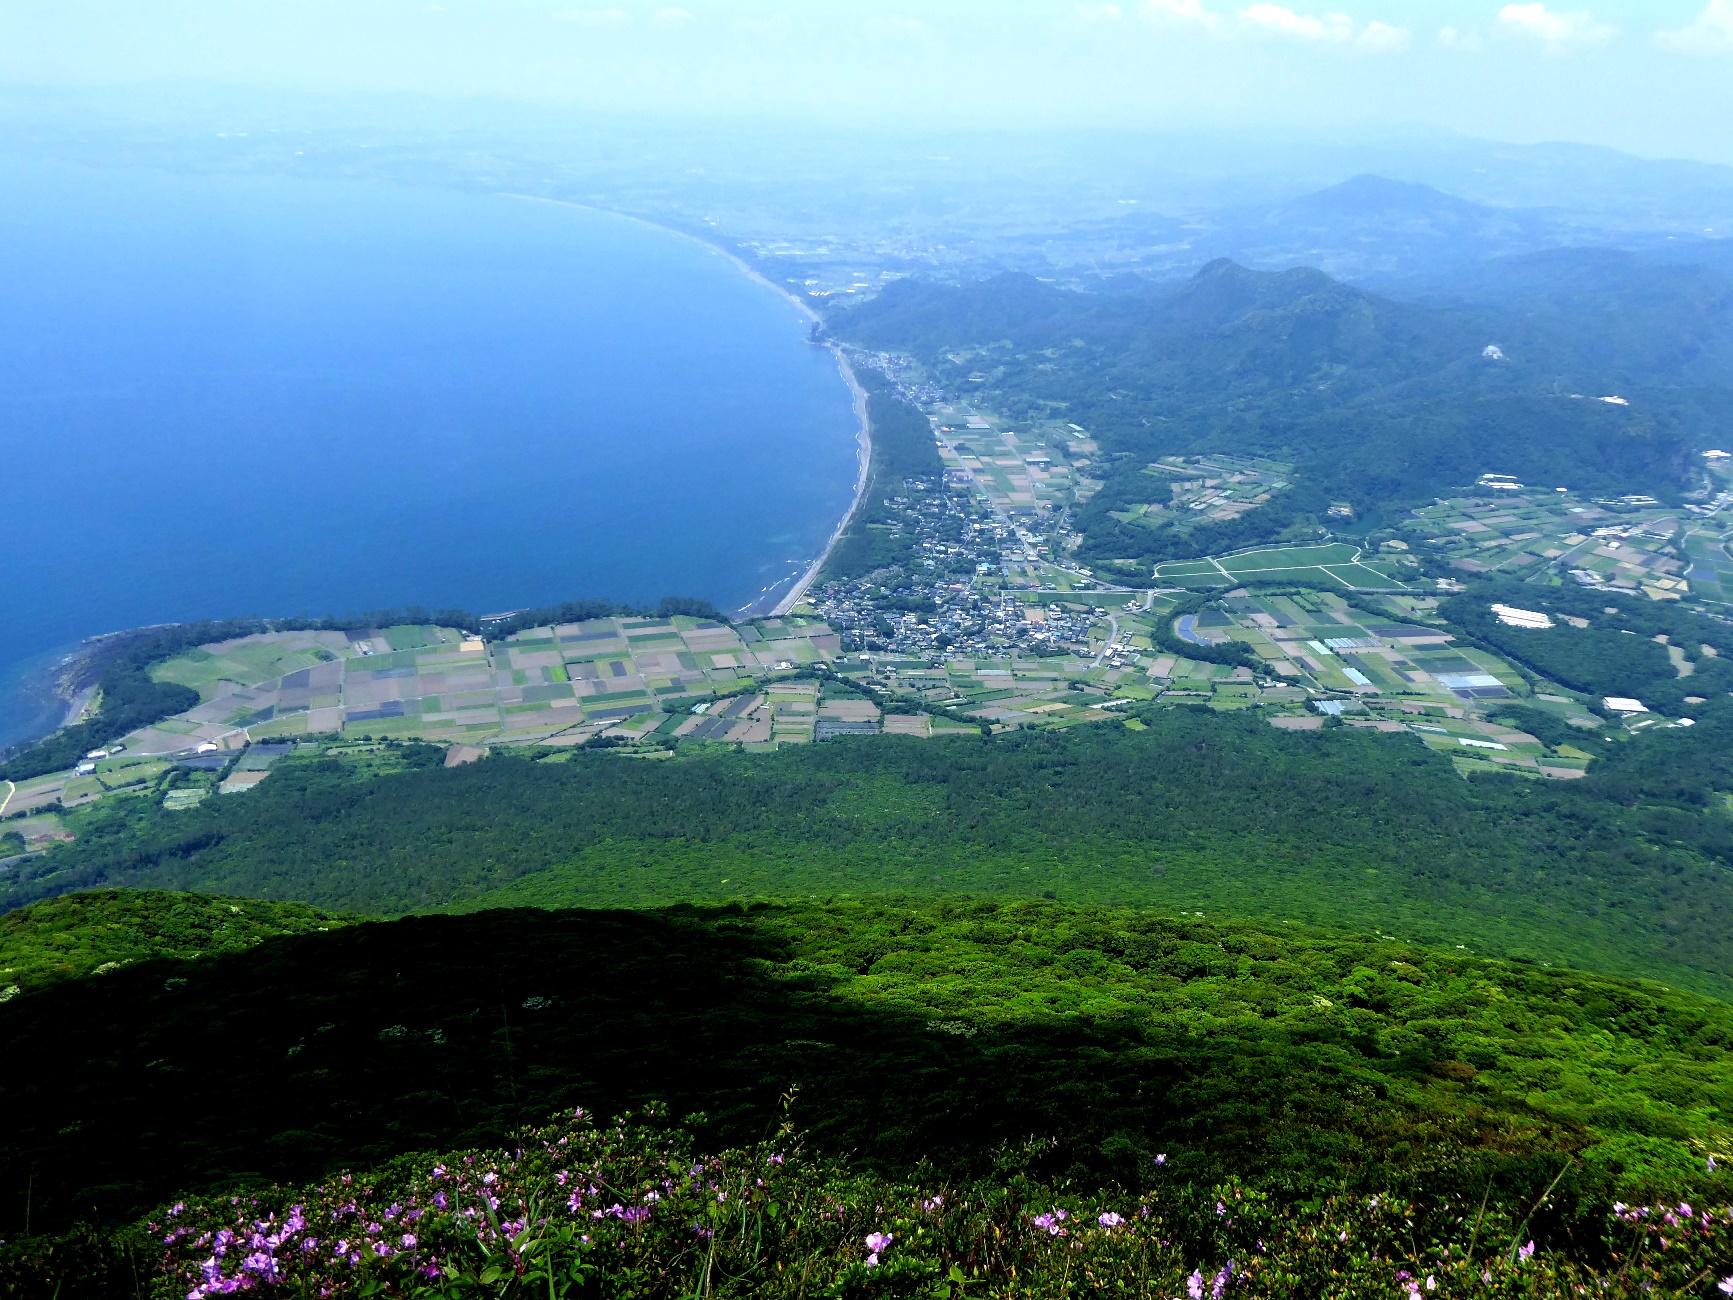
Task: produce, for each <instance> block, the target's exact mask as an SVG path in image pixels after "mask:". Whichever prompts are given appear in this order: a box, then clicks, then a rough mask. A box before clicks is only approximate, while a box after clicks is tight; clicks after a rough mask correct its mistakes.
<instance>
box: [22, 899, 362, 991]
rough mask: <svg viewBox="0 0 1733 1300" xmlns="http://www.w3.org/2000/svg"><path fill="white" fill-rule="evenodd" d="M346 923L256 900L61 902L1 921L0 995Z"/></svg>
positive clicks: (214, 953) (212, 953)
mask: <svg viewBox="0 0 1733 1300" xmlns="http://www.w3.org/2000/svg"><path fill="white" fill-rule="evenodd" d="M346 919H347V918H343V917H338V916H335V915H333V914H332V913H330V912H323V911H319V910H318V909H316V908H311V907H306V906H304V905H302V904H300V903H271V902H263V901H261V900H259V899H254V898H207V897H205V896H203V895H199V894H176V893H160V892H145V891H140V890H130V889H97V890H91V891H89V892H87V893H81V894H67V895H65V896H64V897H61V898H53V899H49V900H47V901H45V902H41V903H36V904H33V905H32V906H30V907H25V908H21V909H20V910H18V911H16V912H8V913H6V914H4V915H0V989H15V990H17V991H28V990H33V989H38V988H41V987H43V986H45V985H48V984H52V983H55V982H56V981H59V980H67V979H80V978H83V977H84V976H87V975H92V974H96V973H98V972H106V971H109V970H113V969H117V968H119V967H122V966H127V965H130V964H132V963H134V962H140V961H148V960H151V959H152V958H158V957H173V958H191V957H204V956H218V955H221V954H224V953H233V952H240V951H242V950H243V949H246V948H251V947H252V946H253V945H254V944H258V943H262V942H264V941H265V940H266V939H272V938H276V937H277V936H278V935H285V934H307V933H310V932H312V931H316V930H328V929H330V928H331V927H333V926H337V925H342V924H344V923H345V921H346ZM13 996H16V992H14V993H13Z"/></svg>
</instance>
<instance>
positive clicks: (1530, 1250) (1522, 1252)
mask: <svg viewBox="0 0 1733 1300" xmlns="http://www.w3.org/2000/svg"><path fill="white" fill-rule="evenodd" d="M1516 1254H1517V1258H1518V1259H1533V1258H1534V1242H1533V1241H1530V1242H1529V1243H1528V1245H1526V1246H1523V1247H1521V1248H1519V1249H1518V1250H1517V1252H1516Z"/></svg>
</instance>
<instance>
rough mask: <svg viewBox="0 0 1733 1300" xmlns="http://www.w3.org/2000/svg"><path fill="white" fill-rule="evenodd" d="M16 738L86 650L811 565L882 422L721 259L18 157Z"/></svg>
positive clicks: (356, 193)
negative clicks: (73, 657)
mask: <svg viewBox="0 0 1733 1300" xmlns="http://www.w3.org/2000/svg"><path fill="white" fill-rule="evenodd" d="M0 193H4V194H5V195H6V201H5V202H4V203H3V204H0V285H3V286H4V288H3V289H0V744H4V743H6V742H8V741H9V740H17V739H20V738H21V737H23V736H25V735H27V734H29V733H31V732H32V731H35V730H39V729H41V728H42V727H43V726H44V725H45V724H46V725H53V723H54V722H55V721H57V719H56V718H55V717H54V716H52V713H53V706H52V703H51V701H49V700H48V699H47V698H46V697H45V696H44V695H43V693H42V680H43V669H44V667H45V666H46V665H48V664H51V663H52V662H53V661H54V659H55V658H56V657H57V656H58V655H59V654H61V653H64V652H65V650H67V649H69V648H70V647H71V646H73V645H75V644H76V643H77V642H78V641H79V640H81V639H82V638H84V637H86V636H89V635H91V634H93V633H99V632H106V631H113V630H116V629H120V628H126V627H132V626H138V625H140V624H146V623H156V622H164V621H170V620H179V619H191V618H200V617H220V616H229V615H289V614H314V615H325V614H337V615H342V614H346V613H352V612H361V611H366V610H371V609H378V608H382V607H391V606H402V605H407V604H412V603H418V604H425V605H428V606H433V607H458V608H464V609H470V610H474V611H476V612H479V613H487V612H494V611H500V610H507V609H513V608H519V607H522V606H527V605H538V604H546V603H552V602H555V601H560V600H566V599H573V598H578V597H586V596H600V597H608V598H613V599H619V600H636V601H651V600H654V599H656V598H658V597H660V596H663V595H689V596H702V597H706V598H708V599H710V600H712V601H714V602H716V603H717V604H718V605H720V606H722V607H723V608H725V609H729V610H733V609H737V608H740V607H742V606H745V605H748V604H750V603H753V602H754V601H756V600H759V599H761V598H762V597H764V596H765V594H766V591H765V589H766V588H768V587H772V586H773V585H780V584H783V583H784V582H785V581H786V580H788V579H790V578H792V577H793V576H794V574H795V573H797V572H798V571H799V569H800V568H801V567H802V565H803V563H804V562H806V561H809V560H810V559H811V558H812V557H813V556H815V555H817V554H818V552H819V551H820V550H821V549H822V548H823V545H824V541H825V538H826V537H827V536H828V535H829V533H830V531H831V530H832V529H833V528H834V527H835V525H836V521H837V520H838V519H839V518H840V517H841V516H842V514H843V512H844V511H845V510H846V509H847V507H848V502H849V499H850V496H851V493H852V490H853V486H854V477H855V443H854V438H855V427H854V419H853V414H852V411H851V407H850V397H849V393H848V390H847V388H846V386H845V385H844V383H843V382H842V380H841V378H840V376H839V375H838V374H837V370H836V366H835V363H834V362H833V360H832V359H831V357H830V355H829V354H828V353H826V352H824V351H823V350H821V349H818V348H814V347H812V346H810V345H809V344H807V343H806V341H805V339H806V334H807V325H806V323H805V321H804V320H803V319H802V317H801V316H800V314H799V313H798V311H797V310H796V309H795V307H794V305H793V304H792V303H790V302H789V301H788V300H787V299H786V298H784V297H782V296H781V295H780V294H778V293H776V292H775V291H773V290H771V289H770V288H768V287H767V286H765V285H763V284H761V283H758V282H756V281H754V280H752V279H751V278H749V277H748V276H746V275H743V274H742V273H741V272H740V270H739V269H738V268H737V267H735V266H734V265H733V264H731V263H730V262H729V261H727V260H726V259H725V258H723V257H721V256H719V255H718V254H716V253H715V252H714V251H713V250H710V249H708V248H706V247H705V246H703V245H701V244H699V243H697V242H695V241H693V240H690V239H687V238H684V237H682V236H680V235H677V234H674V233H671V232H668V231H664V230H660V229H657V228H654V227H650V226H646V225H643V224H640V223H637V222H633V221H630V220H627V219H624V218H621V217H615V216H610V215H607V214H603V213H598V212H591V211H587V210H583V209H579V208H573V207H568V206H561V205H554V204H548V203H540V202H534V201H529V200H524V199H515V198H511V197H507V196H503V195H479V194H465V193H460V192H448V191H442V190H436V189H425V190H423V189H411V188H398V187H392V186H387V185H380V184H369V183H353V184H349V183H330V182H315V181H302V180H291V179H261V178H251V177H233V176H193V175H170V174H166V173H155V172H144V171H137V170H95V169H80V168H75V167H70V166H68V167H60V166H52V165H37V164H29V165H21V164H17V163H12V162H0Z"/></svg>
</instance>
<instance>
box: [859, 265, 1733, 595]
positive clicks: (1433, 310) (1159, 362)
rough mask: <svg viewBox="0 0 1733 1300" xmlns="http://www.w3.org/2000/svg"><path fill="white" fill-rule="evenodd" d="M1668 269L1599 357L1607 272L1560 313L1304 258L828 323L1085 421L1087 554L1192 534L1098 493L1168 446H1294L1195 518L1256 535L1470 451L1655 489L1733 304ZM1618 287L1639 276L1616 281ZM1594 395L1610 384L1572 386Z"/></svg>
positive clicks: (1158, 552)
mask: <svg viewBox="0 0 1733 1300" xmlns="http://www.w3.org/2000/svg"><path fill="white" fill-rule="evenodd" d="M1705 274H1707V273H1705ZM1669 283H1670V282H1669ZM1666 287H1667V286H1666V285H1663V286H1662V288H1661V289H1658V290H1653V291H1651V292H1650V293H1649V294H1648V296H1647V298H1645V299H1642V300H1641V301H1640V302H1639V304H1638V305H1639V306H1641V307H1642V308H1643V310H1642V313H1641V317H1642V319H1643V320H1645V321H1647V322H1648V323H1649V325H1650V326H1651V327H1652V330H1653V331H1658V332H1659V334H1660V338H1659V340H1657V339H1655V338H1650V339H1648V340H1647V342H1646V343H1645V345H1644V347H1642V348H1638V349H1634V350H1632V351H1630V352H1629V354H1628V355H1627V358H1626V364H1625V365H1624V366H1623V367H1622V368H1620V369H1617V370H1612V371H1609V369H1608V368H1607V367H1606V366H1605V365H1604V364H1603V361H1604V357H1605V356H1607V355H1613V354H1619V355H1625V354H1624V353H1622V352H1621V349H1620V345H1619V340H1620V339H1622V338H1623V337H1624V333H1625V332H1626V327H1625V326H1624V325H1623V324H1622V322H1623V321H1624V319H1625V318H1624V317H1623V316H1622V315H1621V310H1620V303H1621V302H1622V301H1623V299H1622V298H1621V297H1620V293H1619V291H1618V290H1619V288H1620V286H1619V285H1615V286H1613V288H1611V289H1609V290H1608V295H1609V297H1610V299H1611V301H1608V302H1606V303H1603V304H1602V310H1600V311H1597V312H1584V313H1573V314H1571V315H1570V317H1569V319H1568V322H1567V321H1565V320H1561V319H1559V318H1558V317H1552V316H1544V315H1537V314H1536V313H1534V312H1531V311H1529V310H1528V309H1527V307H1526V306H1525V305H1524V302H1523V301H1522V300H1517V301H1511V302H1477V303H1474V304H1472V305H1467V304H1452V305H1435V306H1423V305H1416V304H1410V303H1399V302H1396V301H1392V300H1390V299H1387V298H1382V297H1379V296H1377V295H1374V294H1370V293H1367V292H1364V291H1362V290H1359V289H1355V288H1352V287H1350V286H1348V285H1345V284H1342V283H1339V282H1337V281H1335V280H1332V279H1330V278H1329V277H1328V276H1326V275H1324V274H1323V273H1321V272H1318V271H1314V270H1305V269H1296V270H1290V271H1280V272H1258V271H1250V270H1247V269H1245V268H1243V267H1240V266H1237V265H1234V264H1233V263H1231V262H1226V261H1219V262H1215V263H1212V264H1210V265H1209V266H1207V267H1205V268H1204V269H1203V270H1201V271H1200V272H1198V273H1197V275H1196V276H1194V277H1193V278H1192V279H1190V280H1188V281H1185V282H1183V283H1181V284H1178V285H1149V286H1145V287H1143V288H1141V289H1136V290H1131V291H1126V292H1119V293H1099V294H1091V293H1083V292H1078V291H1073V290H1067V289H1062V288H1058V287H1056V286H1053V285H1048V284H1044V283H1041V282H1040V281H1037V280H1035V279H1034V278H1033V277H1030V276H1027V275H1020V274H1009V273H1008V274H1005V275H1001V276H998V277H996V278H994V279H991V280H987V281H983V282H979V283H974V284H965V285H942V284H935V283H928V282H922V281H917V280H907V281H899V282H896V283H893V284H891V285H889V286H887V287H886V289H885V290H884V292H883V293H881V294H880V295H879V296H878V297H877V298H875V299H873V300H871V301H869V302H867V303H865V304H862V305H860V306H858V307H855V308H853V309H850V310H845V311H840V312H838V313H837V314H835V315H834V316H832V318H831V319H830V321H829V322H828V327H829V329H830V330H831V331H832V332H833V333H834V334H835V335H836V336H837V337H840V338H843V339H847V340H850V341H852V342H856V343H859V344H862V345H864V346H867V347H873V348H884V349H890V350H894V351H900V352H906V353H909V354H912V355H914V356H915V357H916V358H918V359H919V360H920V361H921V362H923V364H925V365H926V366H927V367H928V368H929V369H930V370H931V371H932V372H933V373H934V374H936V375H937V376H938V377H939V379H940V382H941V383H944V384H946V385H947V386H949V387H951V388H953V389H955V390H957V391H963V390H964V389H968V390H969V391H973V392H978V393H980V394H981V398H980V400H981V402H982V403H983V404H984V405H986V406H987V407H989V408H990V409H993V410H997V411H999V412H1002V413H1003V414H1005V415H1006V416H1008V417H1009V418H1012V419H1016V420H1029V419H1037V418H1053V417H1058V416H1062V417H1063V418H1064V419H1066V420H1068V421H1073V422H1075V423H1077V424H1080V425H1082V426H1083V427H1084V428H1086V429H1088V430H1089V432H1090V433H1091V434H1092V435H1094V436H1095V437H1096V438H1097V439H1098V440H1099V441H1100V443H1101V446H1102V448H1103V451H1104V458H1105V466H1104V472H1105V478H1106V483H1105V486H1104V488H1103V490H1102V492H1101V493H1099V494H1098V496H1097V498H1096V499H1095V500H1093V501H1092V502H1090V503H1089V504H1088V505H1087V506H1085V507H1084V508H1083V509H1082V510H1081V511H1080V512H1079V515H1078V521H1079V523H1080V525H1081V526H1082V528H1083V530H1084V533H1085V541H1086V544H1085V552H1084V553H1085V557H1086V558H1088V559H1091V560H1095V561H1105V560H1112V559H1140V560H1150V559H1163V558H1173V557H1176V556H1180V555H1186V554H1191V553H1195V552H1196V551H1197V549H1198V545H1199V543H1198V542H1196V541H1195V540H1192V539H1190V538H1189V536H1188V530H1184V529H1176V528H1173V527H1163V526H1160V525H1158V526H1156V527H1128V526H1126V525H1124V524H1123V523H1122V521H1120V520H1118V519H1115V518H1114V517H1113V515H1112V513H1111V512H1112V511H1114V510H1120V509H1123V507H1124V506H1125V505H1126V504H1128V503H1129V502H1130V501H1133V500H1138V499H1148V484H1147V480H1144V479H1142V478H1141V475H1142V469H1143V467H1144V466H1145V465H1147V464H1148V463H1149V462H1150V461H1151V460H1153V459H1154V458H1155V457H1157V456H1161V455H1169V454H1176V453H1193V452H1203V451H1218V452H1244V453H1255V454H1260V455H1280V456H1282V457H1285V458H1289V459H1291V460H1292V461H1293V462H1294V463H1295V465H1296V474H1297V478H1298V480H1299V482H1298V486H1297V488H1296V490H1295V494H1293V495H1291V496H1290V497H1289V499H1288V500H1286V501H1282V502H1280V503H1279V507H1278V508H1272V509H1268V510H1264V511H1257V512H1253V513H1252V514H1250V515H1247V516H1244V518H1243V521H1236V522H1235V523H1234V524H1233V525H1232V526H1231V527H1229V528H1226V529H1223V530H1217V531H1218V532H1223V533H1231V534H1232V536H1231V538H1230V537H1227V536H1223V537H1217V538H1214V539H1213V542H1216V543H1223V544H1226V543H1228V542H1230V541H1231V543H1232V544H1235V545H1246V544H1250V543H1252V542H1255V541H1262V540H1266V539H1267V538H1270V537H1273V536H1276V535H1278V534H1280V533H1281V532H1282V531H1283V530H1285V529H1288V528H1291V527H1293V526H1294V525H1295V524H1296V522H1298V521H1299V519H1303V518H1308V517H1311V516H1313V515H1315V514H1316V513H1317V512H1318V511H1319V510H1320V509H1321V508H1322V505H1323V504H1324V503H1325V502H1327V501H1329V500H1333V499H1345V500H1348V501H1350V502H1354V503H1357V504H1358V505H1359V506H1360V507H1361V508H1362V509H1366V508H1370V507H1372V506H1377V507H1379V508H1381V509H1386V510H1388V509H1392V508H1396V507H1400V506H1402V505H1404V504H1407V503H1412V502H1415V501H1418V500H1424V499H1426V498H1428V497H1430V496H1432V495H1434V494H1436V493H1439V492H1443V491H1445V490H1447V489H1449V488H1451V487H1455V486H1460V485H1462V484H1465V483H1471V482H1473V481H1474V479H1475V478H1476V477H1478V476H1479V475H1480V474H1483V473H1487V472H1489V471H1496V472H1501V473H1509V474H1514V475H1516V476H1518V477H1519V478H1522V479H1524V480H1527V481H1532V482H1540V483H1546V484H1549V485H1565V486H1569V487H1572V488H1574V489H1576V490H1579V491H1583V492H1590V493H1623V492H1639V491H1640V492H1652V493H1655V494H1656V495H1659V496H1662V497H1672V496H1675V495H1676V494H1677V493H1678V492H1680V491H1681V490H1682V489H1683V488H1685V487H1686V486H1687V484H1688V482H1689V475H1690V473H1691V470H1692V459H1691V454H1692V452H1693V451H1694V450H1696V449H1697V448H1699V447H1702V446H1708V445H1714V441H1715V439H1716V438H1717V437H1719V436H1720V434H1721V428H1722V426H1721V424H1720V422H1719V417H1718V416H1717V415H1716V414H1715V403H1714V402H1713V401H1710V400H1708V399H1709V395H1710V394H1711V393H1714V392H1722V393H1723V395H1725V389H1726V387H1727V385H1726V381H1725V379H1724V377H1718V376H1717V375H1716V374H1715V372H1713V370H1712V368H1711V369H1710V370H1709V371H1705V370H1704V369H1703V368H1702V367H1701V366H1699V365H1698V364H1697V359H1698V358H1699V357H1700V356H1701V355H1702V354H1703V353H1704V352H1706V351H1707V352H1713V353H1715V354H1717V355H1718V354H1720V353H1721V352H1722V351H1728V352H1733V312H1729V311H1728V310H1727V309H1726V302H1725V300H1724V298H1723V297H1721V296H1717V294H1716V293H1715V292H1713V291H1704V290H1701V289H1700V287H1699V286H1697V285H1695V283H1694V282H1688V283H1682V284H1680V285H1678V286H1675V292H1673V293H1671V294H1669V293H1668V292H1666V291H1665V289H1666ZM1623 289H1624V295H1625V296H1638V297H1640V295H1639V291H1638V288H1637V286H1635V285H1626V286H1623ZM1681 296H1683V297H1685V298H1689V299H1690V300H1691V301H1693V302H1695V301H1696V299H1697V298H1704V299H1705V301H1703V302H1701V303H1699V304H1698V307H1697V310H1695V311H1685V310H1683V309H1681V310H1680V311H1679V313H1678V314H1677V321H1676V322H1675V323H1674V325H1673V326H1672V327H1671V332H1669V326H1668V321H1669V319H1670V318H1669V316H1668V315H1667V312H1666V311H1665V310H1662V309H1660V308H1658V307H1657V306H1656V300H1659V301H1661V302H1662V303H1663V304H1666V303H1672V302H1673V300H1674V299H1675V298H1679V297H1681ZM1585 334H1587V335H1590V336H1592V337H1591V338H1590V339H1589V340H1587V341H1585V339H1584V337H1583V336H1584V335H1585ZM1603 334H1612V335H1617V337H1616V338H1615V337H1608V338H1602V337H1601V335H1603ZM1501 339H1507V340H1508V339H1520V340H1521V342H1522V346H1521V347H1520V348H1516V349H1515V350H1514V351H1507V352H1506V353H1505V354H1504V358H1503V359H1502V360H1492V359H1489V358H1487V357H1485V356H1483V355H1482V352H1483V349H1484V348H1485V347H1486V346H1487V345H1488V344H1494V343H1497V342H1499V340H1501ZM1512 346H1513V347H1514V345H1512ZM971 376H975V377H983V376H984V382H980V383H969V382H967V381H968V380H969V378H970V377H971ZM1615 385H1616V387H1615ZM1603 395H1620V396H1624V397H1626V398H1627V399H1628V401H1629V403H1630V404H1629V405H1627V406H1614V405H1610V404H1607V403H1603V402H1599V401H1596V400H1593V399H1594V398H1595V397H1598V396H1603ZM1248 530H1252V531H1249V532H1248Z"/></svg>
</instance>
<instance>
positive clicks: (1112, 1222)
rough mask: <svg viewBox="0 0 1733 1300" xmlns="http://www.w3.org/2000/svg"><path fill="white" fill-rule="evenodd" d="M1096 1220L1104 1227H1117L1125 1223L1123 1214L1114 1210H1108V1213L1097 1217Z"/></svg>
mask: <svg viewBox="0 0 1733 1300" xmlns="http://www.w3.org/2000/svg"><path fill="white" fill-rule="evenodd" d="M1096 1222H1097V1223H1099V1224H1100V1225H1101V1226H1102V1227H1104V1228H1117V1227H1118V1226H1119V1225H1120V1224H1122V1223H1124V1222H1125V1220H1124V1219H1123V1218H1122V1217H1121V1216H1119V1215H1117V1214H1115V1213H1114V1212H1113V1211H1112V1210H1108V1211H1107V1212H1106V1213H1104V1214H1102V1215H1101V1217H1099V1218H1098V1219H1096Z"/></svg>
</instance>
